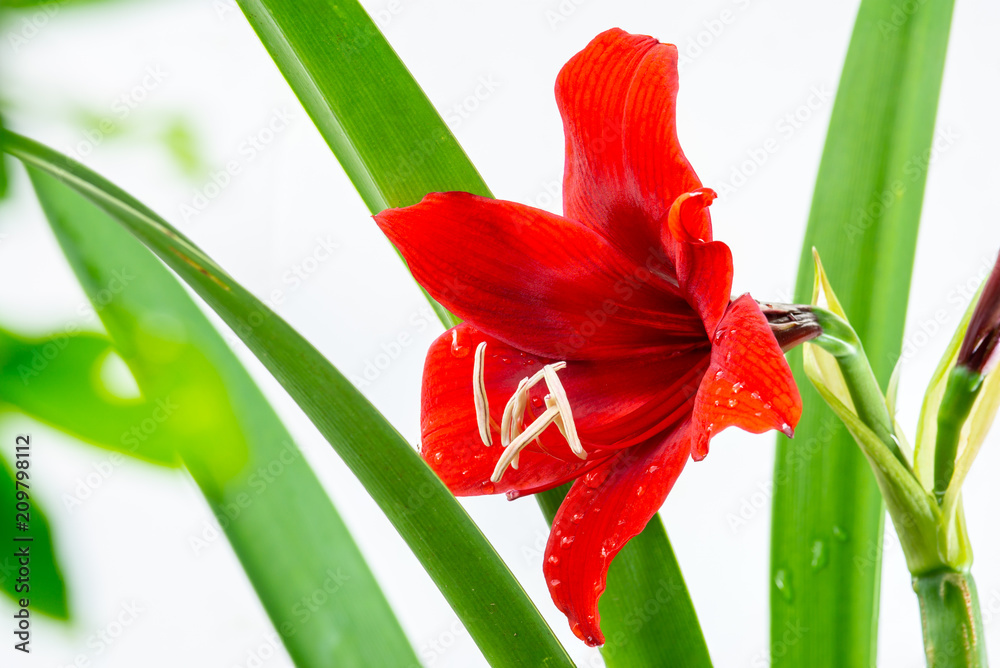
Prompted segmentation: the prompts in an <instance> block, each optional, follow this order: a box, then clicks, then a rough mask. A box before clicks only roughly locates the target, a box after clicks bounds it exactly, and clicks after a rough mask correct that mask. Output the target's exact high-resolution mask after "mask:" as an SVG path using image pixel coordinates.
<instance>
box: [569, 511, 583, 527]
mask: <svg viewBox="0 0 1000 668" xmlns="http://www.w3.org/2000/svg"><path fill="white" fill-rule="evenodd" d="M569 519H570V521H572V522H573V524H579V523H580V522H582V521H583V513H577V514H576V515H573V517H571V518H569Z"/></svg>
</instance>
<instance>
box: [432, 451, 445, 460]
mask: <svg viewBox="0 0 1000 668" xmlns="http://www.w3.org/2000/svg"><path fill="white" fill-rule="evenodd" d="M442 459H444V453H443V452H435V453H434V461H435V462H439V461H441V460H442Z"/></svg>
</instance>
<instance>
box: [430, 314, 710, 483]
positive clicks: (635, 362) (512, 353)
mask: <svg viewBox="0 0 1000 668" xmlns="http://www.w3.org/2000/svg"><path fill="white" fill-rule="evenodd" d="M483 341H485V342H486V344H487V346H486V356H485V365H484V378H485V380H486V394H487V399H488V402H489V409H490V414H491V418H492V420H493V422H494V423H496V424H499V423H500V422H501V420H502V417H503V409H504V406H505V405H506V403H507V400H508V399H509V398H510V397H511V395H512V394H513V393H514V391H515V389H516V388H517V385H518V383H519V382H520V380H521V379H522V378H524V377H526V376H530V375H532V374H534V373H535V372H537V371H538V370H539V369H541V367H542V366H543V365H545V364H550V363H552V362H553V361H554V360H550V359H546V358H541V357H537V356H534V355H531V354H529V353H525V352H523V351H520V350H517V349H515V348H511V347H510V346H508V345H506V344H505V343H503V342H501V341H499V340H497V339H495V338H493V337H490V336H488V335H486V334H484V333H482V332H480V331H478V330H477V329H475V328H474V327H472V325H470V324H468V323H462V324H460V325H458V326H457V327H455V328H453V329H451V330H449V331H448V332H445V333H444V334H443V335H442V336H440V337H439V338H438V339H437V340H436V341H435V342H434V343H433V344H432V345H431V348H430V350H429V351H428V353H427V362H426V365H425V367H424V383H423V397H422V416H421V454H422V455H423V456H424V458H425V459H426V460H427V462H428V463H429V464H430V465H431V467H432V468H433V469H434V470H435V471H436V472H437V473H438V475H439V476H440V477H441V479H442V480H443V481H444V482H445V484H446V485H448V487H449V488H450V489H451V490H452V492H454V493H455V494H457V495H460V496H462V495H474V494H490V493H503V492H506V493H508V494H510V493H511V492H515V493H517V494H527V493H531V492H536V491H541V490H542V489H547V488H549V487H553V486H556V485H560V484H562V483H563V482H565V481H567V480H570V479H572V478H574V477H576V476H578V475H580V473H581V472H583V471H585V470H588V469H589V468H593V467H594V466H596V465H597V464H598V463H600V461H602V460H604V459H606V458H607V457H608V456H610V455H611V454H613V453H611V452H608V450H614V449H620V448H622V447H625V446H628V445H631V444H633V443H638V442H641V441H644V440H646V439H648V438H649V437H650V436H651V435H653V434H657V433H660V432H662V431H663V430H664V428H666V427H667V426H669V425H671V424H675V423H676V422H677V421H678V420H679V419H683V418H685V417H687V416H688V415H689V414H690V412H691V408H692V406H693V403H694V395H695V393H696V392H697V388H698V386H699V383H700V382H701V377H702V375H704V373H705V369H706V368H707V367H708V351H707V349H705V348H698V349H695V350H693V351H691V352H689V353H686V354H681V355H677V356H673V357H663V358H633V359H629V360H623V361H621V362H618V363H614V364H612V363H609V362H569V363H568V364H567V366H566V367H565V368H564V369H562V370H561V371H559V372H558V373H559V377H560V379H561V381H562V383H563V386H564V387H565V389H566V394H567V396H568V397H569V400H570V403H571V404H572V407H573V416H574V421H575V423H576V426H577V430H578V432H579V435H580V438H581V440H582V442H583V444H584V446H585V448H586V450H587V452H588V453H590V456H589V457H588V460H587V461H586V462H581V461H580V459H578V458H577V457H576V456H575V455H573V454H572V453H571V452H570V450H569V447H568V445H567V444H566V441H565V439H564V438H563V437H562V436H561V435H560V434H559V431H558V430H557V429H555V428H550V429H548V430H546V431H545V432H544V433H543V434H542V438H541V441H542V444H543V445H544V447H545V452H542V451H540V450H539V449H538V448H535V447H533V446H532V447H529V448H528V449H526V450H524V451H523V452H522V454H521V465H520V466H519V468H518V469H517V470H515V469H513V468H511V469H508V470H507V472H506V473H505V474H504V475H503V477H502V478H501V480H500V482H499V483H496V484H491V483H489V482H488V481H489V478H490V476H491V475H492V473H493V469H494V467H495V466H496V462H497V460H498V459H499V458H500V453H501V452H502V451H503V447H502V446H501V445H500V438H499V434H498V433H497V432H496V430H495V429H494V430H493V436H494V439H493V441H494V444H493V445H492V446H489V447H487V446H485V445H484V444H483V443H482V441H481V439H480V436H479V431H478V428H477V424H476V414H475V407H474V402H473V399H472V376H473V365H474V359H475V358H474V351H475V349H476V347H477V346H478V345H479V343H480V342H483ZM546 393H547V390H546V387H545V384H544V383H540V384H539V385H537V386H536V387H535V388H534V390H533V391H532V393H531V396H532V401H533V402H534V403H533V404H531V405H529V416H528V419H527V421H528V422H530V421H531V420H532V419H534V417H533V416H531V415H530V413H537V411H536V410H533V409H532V408H531V406H535V407H536V408H537V409H538V410H540V409H541V406H542V405H543V404H542V398H543V397H544V395H545V394H546ZM547 453H551V454H547ZM553 455H554V456H553Z"/></svg>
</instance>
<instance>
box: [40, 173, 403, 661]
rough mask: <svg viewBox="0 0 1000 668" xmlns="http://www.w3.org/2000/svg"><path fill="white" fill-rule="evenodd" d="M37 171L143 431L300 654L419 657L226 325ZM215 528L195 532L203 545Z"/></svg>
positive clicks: (111, 223) (109, 222) (195, 545)
mask: <svg viewBox="0 0 1000 668" xmlns="http://www.w3.org/2000/svg"><path fill="white" fill-rule="evenodd" d="M29 174H30V176H31V180H32V183H33V184H34V186H35V191H36V193H37V194H38V197H39V200H40V201H41V202H42V207H43V209H44V210H45V212H46V215H47V216H48V218H49V222H50V224H51V226H52V228H53V231H54V232H55V234H56V237H57V239H58V240H59V242H60V244H61V245H62V247H63V251H64V253H65V254H66V256H67V258H68V259H69V261H70V265H71V266H72V267H73V270H74V271H75V272H76V274H77V277H78V278H79V279H80V282H81V284H82V285H83V287H84V290H85V291H86V292H87V294H88V296H89V297H90V298H91V300H93V301H94V303H95V306H97V305H100V309H99V311H98V312H99V314H100V316H101V319H102V321H103V322H104V323H105V326H106V327H107V329H108V332H109V334H110V335H111V336H112V338H113V339H114V341H115V343H116V346H117V349H118V351H119V352H120V353H121V355H122V357H123V359H124V360H125V361H126V363H127V364H128V365H129V368H130V369H131V370H132V372H133V374H134V376H135V377H136V380H137V383H138V385H139V388H140V390H141V391H142V393H143V398H144V402H143V406H142V407H141V409H140V410H142V413H143V415H142V417H141V418H140V419H139V420H138V421H137V422H135V423H134V424H135V425H139V426H140V429H139V431H138V433H137V435H136V437H137V439H138V441H139V442H142V441H145V440H147V439H148V438H149V437H150V436H155V435H156V434H158V433H160V432H162V436H163V438H162V441H165V442H167V443H168V444H170V445H173V446H174V447H175V448H176V450H177V452H178V453H179V454H180V457H181V459H182V460H183V461H184V463H185V464H186V465H187V467H188V469H189V470H190V471H191V474H192V476H193V477H194V478H195V481H196V482H197V483H198V485H199V487H200V488H201V490H202V492H203V493H204V494H205V496H206V498H207V500H208V502H209V504H210V506H211V508H212V511H213V513H214V514H215V515H216V517H217V518H219V524H220V525H221V526H222V528H223V530H224V531H225V534H226V536H227V537H228V539H229V541H230V543H231V544H232V546H233V548H234V550H235V552H236V554H237V556H238V557H239V559H240V561H241V562H242V564H243V567H244V569H245V571H246V573H247V575H248V577H249V578H250V581H251V582H252V584H253V585H254V587H255V588H256V590H257V593H258V595H259V597H260V599H261V602H262V603H263V604H264V608H265V609H266V610H267V612H268V614H269V615H270V617H271V619H272V621H273V623H274V626H275V628H276V629H277V630H278V632H279V634H280V636H281V638H282V641H283V642H284V644H285V646H286V647H287V648H288V650H289V653H290V654H291V655H292V657H293V658H294V660H295V662H296V664H297V665H299V666H308V667H316V668H318V667H320V666H329V665H341V666H370V665H413V664H415V662H416V661H417V657H416V654H415V653H414V651H413V649H412V648H411V647H410V644H409V642H408V641H407V639H406V636H405V635H404V634H403V631H402V628H401V627H400V626H399V623H398V621H397V620H396V618H395V616H394V615H393V613H392V610H391V609H390V608H389V605H388V602H387V601H386V599H385V597H384V595H383V594H382V592H381V590H380V589H379V587H378V584H377V583H376V582H375V579H374V577H373V576H372V573H371V571H370V570H369V569H368V566H367V564H366V563H365V560H364V557H363V556H362V554H361V552H360V551H359V550H358V548H357V546H356V545H355V544H354V542H353V540H352V538H351V536H350V534H349V532H348V530H347V527H346V526H345V525H344V523H343V521H342V520H341V519H340V516H339V515H338V514H337V512H336V510H335V509H334V507H333V504H332V503H331V502H330V499H329V498H328V497H327V495H326V493H325V491H324V490H323V488H322V486H321V485H320V483H319V481H318V480H317V478H316V476H315V475H314V474H313V472H312V470H311V469H310V468H309V466H308V463H307V462H306V460H305V459H304V458H303V457H302V454H301V452H300V451H299V450H298V448H296V446H295V445H294V444H293V443H292V440H291V437H290V435H289V434H288V432H287V431H286V430H285V428H284V427H283V426H282V424H281V423H280V421H279V420H278V418H277V416H276V415H275V413H274V411H273V410H272V409H271V408H270V406H269V405H268V404H267V401H266V400H265V398H264V396H263V395H262V394H261V393H260V391H259V390H258V389H257V387H256V386H255V385H254V383H253V382H252V380H251V379H250V376H249V375H248V374H247V372H246V371H245V370H244V369H243V367H242V365H241V364H240V363H239V361H238V360H237V359H236V357H235V356H234V355H233V353H232V352H231V351H230V350H229V349H228V346H226V344H225V343H224V341H223V340H222V337H221V336H220V335H219V334H218V333H217V332H216V331H215V329H214V328H213V327H212V325H211V324H210V323H209V322H208V320H207V319H206V318H205V316H204V315H203V314H202V313H201V312H200V310H199V309H198V308H197V306H196V305H195V304H194V302H193V301H192V300H191V298H190V297H189V296H188V295H187V293H186V292H185V291H184V289H183V288H182V287H181V286H180V284H179V283H178V282H177V280H176V279H175V278H174V277H173V276H171V275H170V272H169V271H168V270H167V269H166V268H165V267H163V265H162V264H161V263H160V262H159V261H158V260H157V259H156V258H155V257H154V256H152V255H151V254H150V253H149V252H148V251H147V250H146V249H145V248H144V247H143V246H142V244H141V243H139V242H138V241H137V240H136V239H135V238H133V237H132V236H131V235H130V234H129V233H128V232H127V231H125V230H124V229H122V228H121V226H120V225H118V223H117V222H115V220H114V219H112V218H111V217H109V216H108V215H107V214H106V213H105V212H104V211H102V210H101V209H100V208H98V207H96V206H94V205H93V204H92V203H91V202H90V201H88V200H87V199H86V198H85V197H83V196H82V195H80V194H79V193H77V192H76V191H74V190H73V189H71V188H69V187H67V186H66V185H64V184H63V183H61V182H59V181H58V180H57V179H56V178H54V177H52V176H50V175H49V174H47V173H45V172H43V171H41V170H38V169H36V168H33V167H32V168H29ZM109 291H110V292H112V293H113V297H112V298H111V299H110V300H109V299H108V298H107V297H106V294H107V293H108V292H109ZM44 375H45V374H44V373H43V374H42V376H44ZM149 425H152V429H150V428H149ZM212 531H214V529H206V532H204V533H203V534H202V535H200V536H192V537H191V538H190V539H189V543H190V547H191V548H192V550H194V551H195V553H196V554H197V553H199V552H200V551H201V550H204V549H207V548H208V547H209V543H210V541H211V540H212V539H213V538H214V536H217V534H214V535H213V534H212ZM371 636H376V637H378V639H379V641H378V642H370V641H369V640H368V638H369V637H371Z"/></svg>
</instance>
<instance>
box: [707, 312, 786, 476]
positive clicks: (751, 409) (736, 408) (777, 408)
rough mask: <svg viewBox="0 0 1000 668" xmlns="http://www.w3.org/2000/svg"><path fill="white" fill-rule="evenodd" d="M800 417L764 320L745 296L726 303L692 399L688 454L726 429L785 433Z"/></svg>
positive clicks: (782, 357) (777, 349) (784, 367)
mask: <svg viewBox="0 0 1000 668" xmlns="http://www.w3.org/2000/svg"><path fill="white" fill-rule="evenodd" d="M801 415H802V398H801V397H800V396H799V390H798V387H797V386H796V385H795V379H794V378H793V377H792V371H791V369H789V368H788V362H786V361H785V356H784V354H783V353H782V352H781V348H780V347H779V346H778V342H777V341H776V340H775V338H774V335H773V334H772V333H771V329H770V327H769V326H768V324H767V319H766V318H765V317H764V314H763V313H761V312H760V307H759V306H757V302H755V301H754V300H753V299H752V298H751V297H750V295H743V296H742V297H739V298H738V299H736V300H735V301H733V303H732V304H731V305H730V306H729V310H728V311H726V314H725V315H724V316H723V317H722V320H720V322H719V326H718V328H717V329H716V332H715V336H714V340H713V345H712V361H711V365H710V366H709V368H708V372H707V373H706V374H705V377H704V380H702V383H701V387H700V388H699V389H698V396H697V397H696V398H695V403H694V418H693V420H694V430H693V434H694V441H695V442H694V445H693V446H692V456H693V457H694V458H695V459H701V458H703V457H704V456H705V455H706V454H707V453H708V442H709V439H710V438H711V437H712V436H713V435H715V434H718V433H719V432H720V431H722V430H723V429H725V428H727V427H732V426H736V427H740V428H741V429H745V430H746V431H749V432H752V433H754V434H760V433H762V432H765V431H767V430H769V429H777V430H778V431H781V432H784V433H785V434H787V435H788V436H791V435H792V429H793V428H794V427H795V425H796V424H798V422H799V417H800V416H801Z"/></svg>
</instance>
